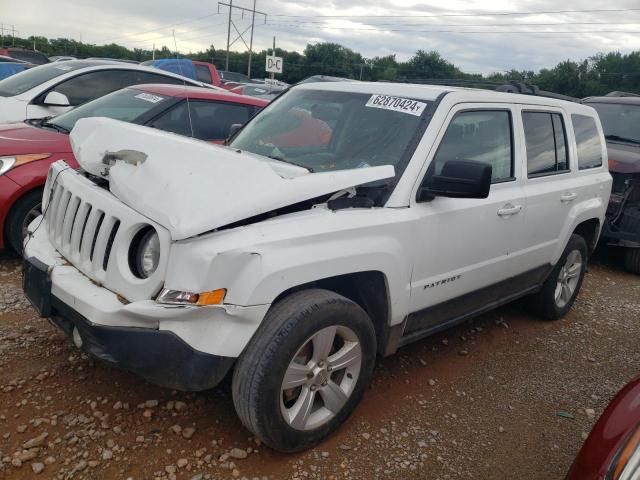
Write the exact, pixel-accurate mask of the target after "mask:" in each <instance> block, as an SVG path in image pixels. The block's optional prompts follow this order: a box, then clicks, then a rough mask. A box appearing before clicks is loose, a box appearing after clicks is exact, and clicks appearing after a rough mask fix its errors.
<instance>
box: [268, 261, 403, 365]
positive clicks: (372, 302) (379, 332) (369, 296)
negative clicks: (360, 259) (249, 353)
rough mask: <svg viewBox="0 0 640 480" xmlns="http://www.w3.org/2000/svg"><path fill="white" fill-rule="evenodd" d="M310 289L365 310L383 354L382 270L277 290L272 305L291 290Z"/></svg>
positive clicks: (385, 306) (386, 313)
mask: <svg viewBox="0 0 640 480" xmlns="http://www.w3.org/2000/svg"><path fill="white" fill-rule="evenodd" d="M312 288H321V289H324V290H329V291H332V292H335V293H337V294H339V295H342V296H343V297H345V298H348V299H349V300H351V301H353V302H355V303H357V304H358V305H359V306H360V307H362V309H363V310H364V311H365V312H367V315H369V318H371V321H372V322H373V327H374V330H375V333H376V348H377V351H378V353H379V354H381V355H384V354H385V351H386V345H387V343H388V342H389V340H390V333H391V327H390V326H389V321H390V318H391V306H390V301H389V298H390V297H389V288H388V281H387V277H386V276H385V274H384V273H383V272H380V271H375V270H370V271H363V272H355V273H347V274H343V275H336V276H333V277H327V278H321V279H318V280H313V281H311V282H307V283H303V284H300V285H296V286H294V287H291V288H288V289H287V290H285V291H283V292H282V293H280V294H279V295H278V296H277V297H276V298H275V299H274V301H273V303H272V305H271V306H272V307H273V306H274V305H276V304H277V303H278V302H280V301H282V300H283V299H284V298H286V297H288V296H289V295H291V294H292V293H295V292H299V291H301V290H308V289H312Z"/></svg>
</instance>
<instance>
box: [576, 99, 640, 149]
mask: <svg viewBox="0 0 640 480" xmlns="http://www.w3.org/2000/svg"><path fill="white" fill-rule="evenodd" d="M588 105H589V106H591V107H593V108H595V109H596V111H597V112H598V115H599V116H600V122H601V123H602V128H603V129H604V135H605V137H607V139H609V140H621V141H624V140H630V141H632V142H640V105H625V104H622V103H595V102H594V103H589V104H588Z"/></svg>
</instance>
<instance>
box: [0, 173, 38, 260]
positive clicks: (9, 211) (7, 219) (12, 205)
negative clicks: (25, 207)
mask: <svg viewBox="0 0 640 480" xmlns="http://www.w3.org/2000/svg"><path fill="white" fill-rule="evenodd" d="M38 191H39V192H40V195H42V193H43V192H44V183H42V184H35V185H32V186H31V188H28V189H21V190H17V191H16V193H15V195H14V196H13V197H11V198H10V200H9V202H8V204H7V205H6V206H5V216H4V218H2V219H0V220H1V222H0V228H1V230H0V233H1V235H2V242H0V243H1V244H0V247H4V248H7V247H9V248H10V247H11V243H10V242H9V234H10V232H9V228H10V225H11V222H12V220H13V216H14V215H15V211H16V206H17V205H18V204H19V203H20V202H21V201H22V200H23V199H24V198H25V197H26V196H27V195H30V194H32V193H35V192H38Z"/></svg>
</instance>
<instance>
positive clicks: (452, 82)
mask: <svg viewBox="0 0 640 480" xmlns="http://www.w3.org/2000/svg"><path fill="white" fill-rule="evenodd" d="M395 81H396V82H403V83H418V84H421V85H446V86H449V87H467V88H485V89H489V90H495V91H496V92H506V93H519V94H521V95H535V96H537V97H548V98H556V99H558V100H566V101H568V102H576V103H579V102H580V99H578V98H575V97H570V96H568V95H562V94H560V93H554V92H547V91H545V90H540V88H539V87H538V86H537V85H531V84H528V83H524V82H521V81H518V80H509V82H508V83H504V82H492V81H490V80H472V79H458V78H424V79H423V78H407V79H400V80H395Z"/></svg>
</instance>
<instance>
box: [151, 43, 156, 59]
mask: <svg viewBox="0 0 640 480" xmlns="http://www.w3.org/2000/svg"><path fill="white" fill-rule="evenodd" d="M155 59H156V44H155V43H154V44H153V53H152V54H151V60H155Z"/></svg>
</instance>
